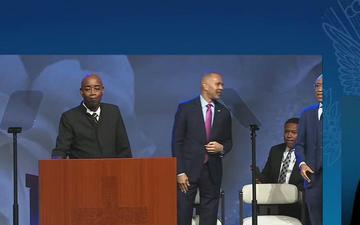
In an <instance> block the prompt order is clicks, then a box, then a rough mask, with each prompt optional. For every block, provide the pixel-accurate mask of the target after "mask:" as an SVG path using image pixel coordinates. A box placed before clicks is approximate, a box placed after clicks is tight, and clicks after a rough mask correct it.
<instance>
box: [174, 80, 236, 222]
mask: <svg viewBox="0 0 360 225" xmlns="http://www.w3.org/2000/svg"><path fill="white" fill-rule="evenodd" d="M223 86H224V83H223V80H222V76H221V75H220V74H218V73H209V74H206V75H205V76H204V77H203V78H202V80H201V95H200V96H198V97H196V98H194V99H192V100H189V101H187V102H184V103H181V104H179V106H178V110H177V112H176V115H175V121H174V127H173V136H172V154H173V156H174V157H176V159H177V182H178V225H191V219H192V212H193V207H194V200H195V196H196V193H197V189H199V191H200V212H199V214H200V225H215V224H216V221H217V212H218V204H219V194H220V186H221V177H222V157H223V156H224V155H225V154H226V153H228V152H229V151H230V150H231V147H232V137H231V116H230V112H229V111H228V110H227V109H226V108H225V107H224V105H222V104H221V103H220V102H218V100H219V99H220V96H221V93H222V91H223Z"/></svg>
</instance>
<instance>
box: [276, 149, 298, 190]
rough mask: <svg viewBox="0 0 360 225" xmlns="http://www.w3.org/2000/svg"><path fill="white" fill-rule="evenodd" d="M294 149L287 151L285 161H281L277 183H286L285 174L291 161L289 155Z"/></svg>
mask: <svg viewBox="0 0 360 225" xmlns="http://www.w3.org/2000/svg"><path fill="white" fill-rule="evenodd" d="M293 150H294V149H290V150H289V151H288V154H287V155H286V158H285V160H284V161H283V166H282V168H281V171H280V175H279V180H278V183H280V184H281V183H285V181H286V173H287V171H288V169H289V164H290V160H291V153H292V152H293Z"/></svg>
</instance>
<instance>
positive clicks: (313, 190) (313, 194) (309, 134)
mask: <svg viewBox="0 0 360 225" xmlns="http://www.w3.org/2000/svg"><path fill="white" fill-rule="evenodd" d="M314 88H315V96H316V99H317V101H318V104H315V105H312V106H310V107H308V108H306V109H305V110H304V111H303V113H302V114H301V117H300V122H299V134H298V138H297V143H296V145H295V153H296V161H298V162H299V167H300V173H301V176H302V177H303V178H304V179H305V182H304V189H305V200H306V204H307V207H308V211H309V217H310V222H311V225H322V214H323V213H322V195H323V192H322V184H323V180H322V179H323V176H322V174H323V171H322V170H323V167H322V154H323V149H322V148H323V143H322V124H323V119H322V115H323V111H322V100H323V78H322V75H320V76H319V77H318V78H317V79H316V81H315V87H314Z"/></svg>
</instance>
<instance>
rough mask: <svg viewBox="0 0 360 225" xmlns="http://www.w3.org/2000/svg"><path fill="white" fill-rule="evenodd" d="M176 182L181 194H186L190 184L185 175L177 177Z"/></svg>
mask: <svg viewBox="0 0 360 225" xmlns="http://www.w3.org/2000/svg"><path fill="white" fill-rule="evenodd" d="M177 182H178V184H179V188H180V190H181V192H183V193H186V192H187V191H188V190H189V186H190V182H189V178H188V177H187V176H186V174H183V175H179V176H177Z"/></svg>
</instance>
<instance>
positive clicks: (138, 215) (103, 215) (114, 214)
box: [71, 177, 150, 225]
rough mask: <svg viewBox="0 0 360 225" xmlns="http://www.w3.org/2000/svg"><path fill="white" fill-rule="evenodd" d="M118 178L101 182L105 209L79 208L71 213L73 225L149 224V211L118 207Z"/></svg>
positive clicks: (105, 178) (104, 179)
mask: <svg viewBox="0 0 360 225" xmlns="http://www.w3.org/2000/svg"><path fill="white" fill-rule="evenodd" d="M117 186H118V185H117V180H116V177H104V178H103V179H102V182H101V194H102V202H103V208H78V209H73V210H72V212H71V224H72V225H102V224H106V225H121V224H149V220H150V219H149V209H148V208H147V207H145V206H143V207H127V206H118V205H117V199H118V187H117Z"/></svg>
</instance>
